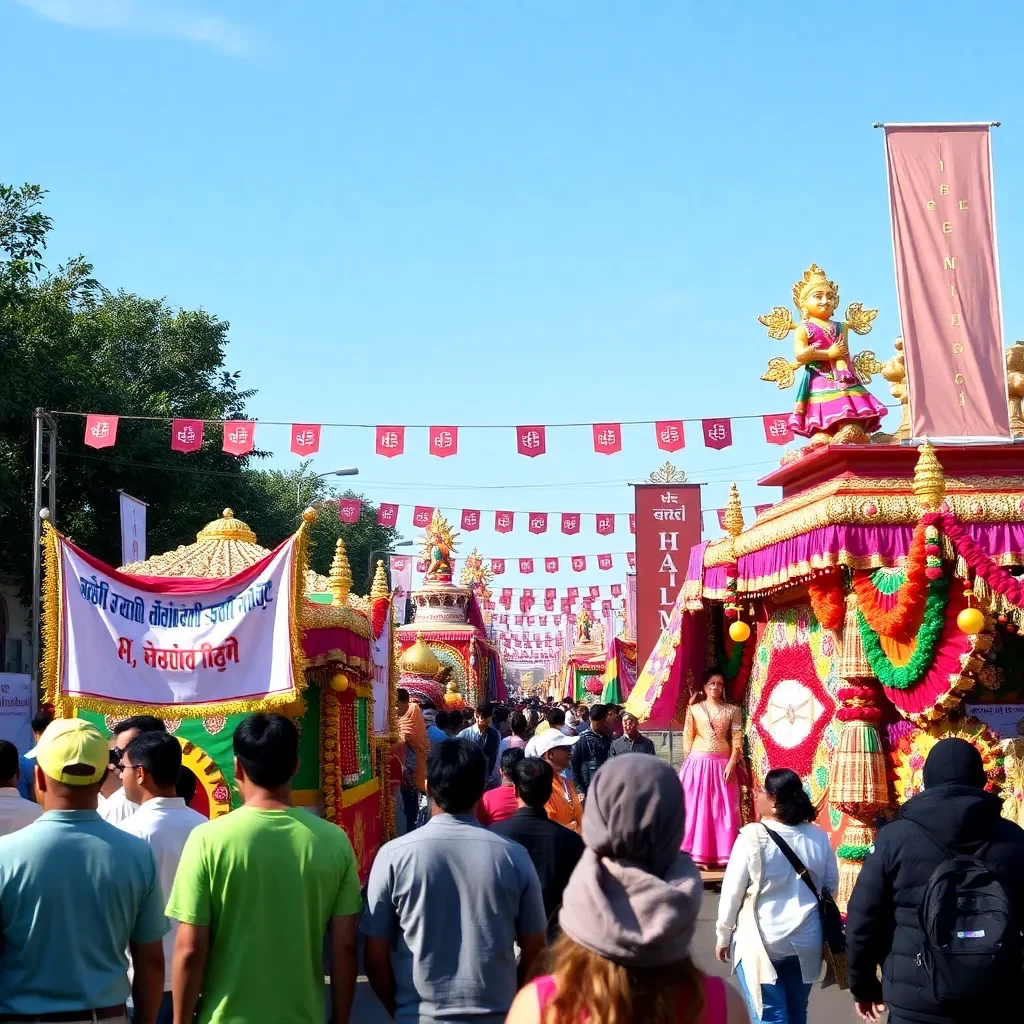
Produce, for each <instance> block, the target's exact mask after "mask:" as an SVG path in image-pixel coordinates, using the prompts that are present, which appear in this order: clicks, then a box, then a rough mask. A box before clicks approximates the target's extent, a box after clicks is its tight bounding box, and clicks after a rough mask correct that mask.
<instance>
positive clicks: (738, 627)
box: [729, 619, 750, 644]
mask: <svg viewBox="0 0 1024 1024" xmlns="http://www.w3.org/2000/svg"><path fill="white" fill-rule="evenodd" d="M729 638H730V639H731V640H732V641H733V643H737V644H742V643H746V641H747V640H748V639H749V638H750V627H749V626H748V625H747V624H746V623H745V622H743V621H741V620H740V619H737V620H736V621H735V622H734V623H732V624H731V625H730V626H729Z"/></svg>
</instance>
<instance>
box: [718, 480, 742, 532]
mask: <svg viewBox="0 0 1024 1024" xmlns="http://www.w3.org/2000/svg"><path fill="white" fill-rule="evenodd" d="M722 519H723V520H724V521H725V528H726V530H727V531H728V532H729V536H730V537H738V536H739V535H740V534H741V533H742V532H743V507H742V506H741V505H740V491H739V488H738V487H737V486H736V485H735V484H731V485H730V486H729V500H728V502H727V503H726V506H725V515H724V516H722Z"/></svg>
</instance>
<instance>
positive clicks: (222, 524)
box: [196, 508, 256, 544]
mask: <svg viewBox="0 0 1024 1024" xmlns="http://www.w3.org/2000/svg"><path fill="white" fill-rule="evenodd" d="M196 540H197V541H200V542H201V541H204V540H241V541H245V543H246V544H255V543H256V534H255V533H253V532H252V530H250V529H249V524H248V523H243V522H242V520H241V519H236V518H235V512H234V509H230V508H226V509H224V511H223V512H222V513H221V515H220V519H214V521H213V522H212V523H207V524H206V526H204V527H203V528H202V529H201V530H200V531H199V532H198V533H197V534H196Z"/></svg>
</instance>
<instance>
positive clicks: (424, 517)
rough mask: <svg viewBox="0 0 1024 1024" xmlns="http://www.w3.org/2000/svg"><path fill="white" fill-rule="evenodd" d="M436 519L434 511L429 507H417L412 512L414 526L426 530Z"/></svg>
mask: <svg viewBox="0 0 1024 1024" xmlns="http://www.w3.org/2000/svg"><path fill="white" fill-rule="evenodd" d="M433 517H434V509H433V508H432V507H431V506H429V505H417V506H416V507H415V508H414V509H413V510H412V525H413V526H418V527H420V529H426V527H428V526H429V525H430V520H431V519H432V518H433Z"/></svg>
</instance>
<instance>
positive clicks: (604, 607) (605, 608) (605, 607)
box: [601, 601, 612, 615]
mask: <svg viewBox="0 0 1024 1024" xmlns="http://www.w3.org/2000/svg"><path fill="white" fill-rule="evenodd" d="M611 610H612V603H611V601H602V602H601V611H602V612H603V613H604V614H605V615H607V614H608V613H609V612H610V611H611Z"/></svg>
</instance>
